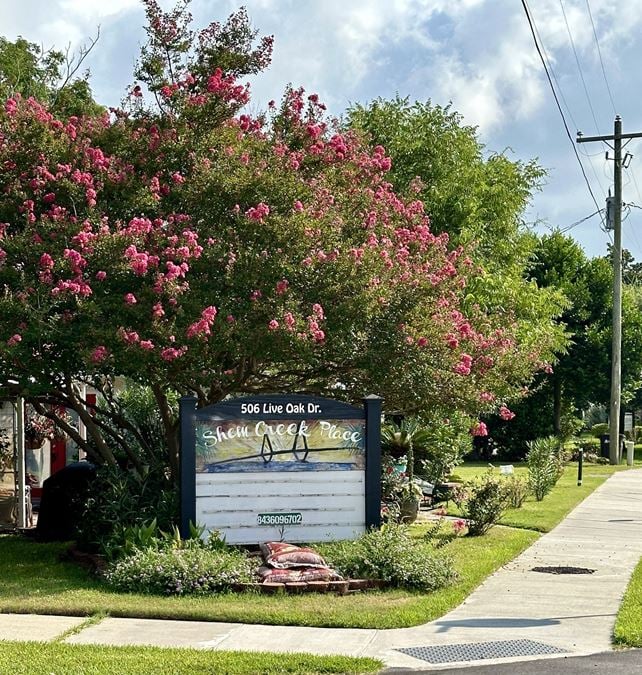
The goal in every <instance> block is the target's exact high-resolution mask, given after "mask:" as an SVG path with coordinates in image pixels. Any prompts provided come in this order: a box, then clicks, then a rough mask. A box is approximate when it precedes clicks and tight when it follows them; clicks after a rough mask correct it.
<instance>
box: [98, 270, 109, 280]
mask: <svg viewBox="0 0 642 675" xmlns="http://www.w3.org/2000/svg"><path fill="white" fill-rule="evenodd" d="M106 278H107V272H103V270H100V271H99V272H96V279H98V281H104V280H105V279H106Z"/></svg>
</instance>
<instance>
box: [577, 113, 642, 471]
mask: <svg viewBox="0 0 642 675" xmlns="http://www.w3.org/2000/svg"><path fill="white" fill-rule="evenodd" d="M623 138H625V139H628V140H630V139H631V138H642V133H634V134H623V133H622V120H621V118H620V116H619V115H616V116H615V124H614V128H613V135H612V136H582V134H581V133H580V132H578V134H577V142H578V143H592V142H595V141H603V142H606V143H607V145H609V147H611V148H613V155H614V157H613V160H614V178H613V183H614V185H615V195H614V198H613V199H614V202H615V204H614V209H613V329H612V330H613V343H612V346H611V410H610V414H609V461H610V463H611V464H619V463H620V397H621V391H622V139H623ZM608 141H613V145H612V146H611V145H610V144H609V143H608ZM607 158H608V153H607Z"/></svg>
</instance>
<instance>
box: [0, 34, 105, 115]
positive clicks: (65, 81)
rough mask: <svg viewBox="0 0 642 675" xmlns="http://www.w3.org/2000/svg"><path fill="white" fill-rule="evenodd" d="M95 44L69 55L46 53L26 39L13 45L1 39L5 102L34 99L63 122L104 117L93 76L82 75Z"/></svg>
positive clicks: (1, 93) (0, 87)
mask: <svg viewBox="0 0 642 675" xmlns="http://www.w3.org/2000/svg"><path fill="white" fill-rule="evenodd" d="M96 40H97V38H96ZM95 44H96V41H92V42H90V43H89V45H88V46H83V47H81V48H80V50H79V51H78V53H77V54H75V55H69V54H65V53H63V52H61V51H58V50H55V49H50V50H46V51H45V50H43V49H42V48H41V47H39V46H38V45H37V44H35V43H33V42H29V41H27V40H25V39H24V38H22V37H18V38H17V39H16V40H15V41H13V42H11V41H10V40H7V39H6V38H4V37H0V97H1V100H3V101H4V100H6V99H8V98H10V97H14V96H16V95H19V96H22V97H23V98H30V97H31V98H34V99H35V100H37V101H39V102H41V103H45V104H46V105H47V106H48V107H49V108H50V109H51V110H52V112H55V113H56V114H58V115H59V116H61V117H63V118H66V117H70V116H72V115H75V116H81V115H86V114H98V113H100V112H101V111H102V110H103V108H102V107H101V106H99V105H98V104H97V103H96V102H95V101H94V99H93V96H92V92H91V88H90V86H89V72H88V71H85V72H84V73H80V74H79V72H80V68H81V66H82V63H83V61H84V60H85V58H86V57H87V55H88V54H89V52H90V51H91V49H92V48H93V46H94V45H95Z"/></svg>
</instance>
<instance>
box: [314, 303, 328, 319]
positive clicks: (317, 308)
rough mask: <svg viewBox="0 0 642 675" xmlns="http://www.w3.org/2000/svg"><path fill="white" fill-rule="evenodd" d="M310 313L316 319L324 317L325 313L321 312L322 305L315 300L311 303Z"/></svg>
mask: <svg viewBox="0 0 642 675" xmlns="http://www.w3.org/2000/svg"><path fill="white" fill-rule="evenodd" d="M312 313H313V314H314V316H316V318H317V319H325V314H324V312H323V307H321V305H320V304H319V303H318V302H315V303H314V305H312Z"/></svg>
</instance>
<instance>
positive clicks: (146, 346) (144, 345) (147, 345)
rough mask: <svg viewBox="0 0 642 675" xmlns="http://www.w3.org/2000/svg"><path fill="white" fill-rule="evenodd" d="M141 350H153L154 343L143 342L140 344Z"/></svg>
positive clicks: (149, 341)
mask: <svg viewBox="0 0 642 675" xmlns="http://www.w3.org/2000/svg"><path fill="white" fill-rule="evenodd" d="M138 344H139V346H140V348H141V349H146V350H148V351H149V350H151V349H154V343H153V342H152V341H151V340H141V341H140V342H139V343H138Z"/></svg>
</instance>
